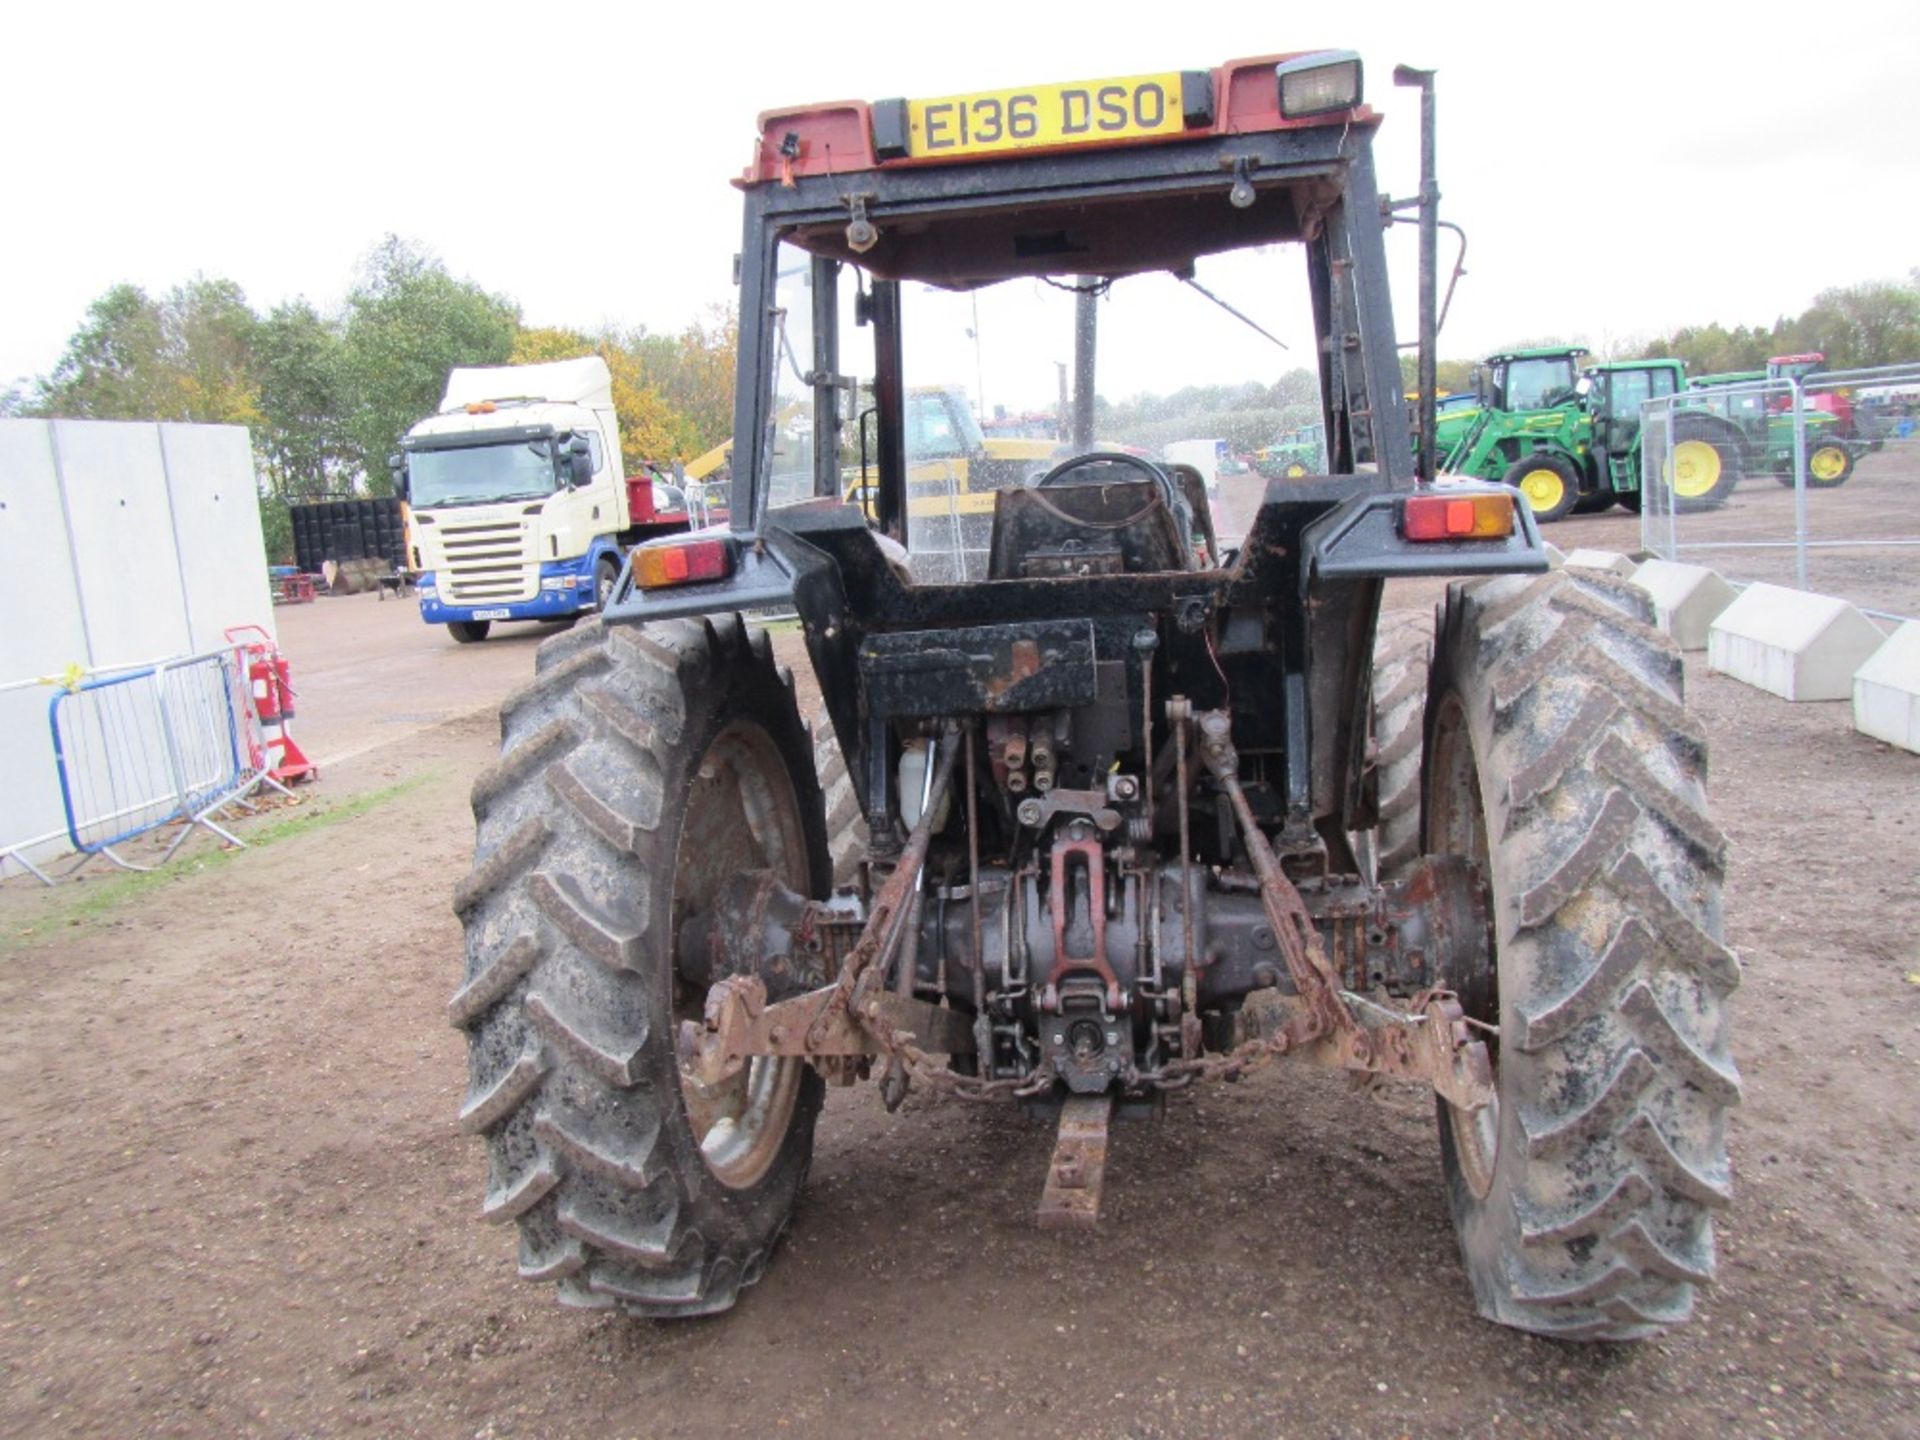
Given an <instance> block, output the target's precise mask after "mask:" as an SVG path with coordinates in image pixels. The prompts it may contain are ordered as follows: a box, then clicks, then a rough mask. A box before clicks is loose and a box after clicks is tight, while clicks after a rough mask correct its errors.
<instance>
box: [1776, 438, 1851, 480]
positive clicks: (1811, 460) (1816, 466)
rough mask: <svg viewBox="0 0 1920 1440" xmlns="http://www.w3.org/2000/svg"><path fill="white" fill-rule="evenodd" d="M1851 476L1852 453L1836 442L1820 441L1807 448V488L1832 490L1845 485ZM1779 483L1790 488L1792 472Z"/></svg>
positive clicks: (1788, 472)
mask: <svg viewBox="0 0 1920 1440" xmlns="http://www.w3.org/2000/svg"><path fill="white" fill-rule="evenodd" d="M1852 474H1853V452H1852V451H1851V450H1849V449H1848V448H1847V447H1846V446H1845V445H1843V444H1841V443H1840V442H1839V441H1838V440H1821V441H1818V442H1816V443H1814V444H1812V445H1809V446H1808V447H1807V488H1808V489H1809V490H1832V489H1834V488H1836V487H1837V486H1841V485H1844V484H1846V483H1847V480H1848V477H1850V476H1851V475H1852ZM1780 483H1781V484H1782V485H1785V486H1787V487H1788V488H1792V485H1793V471H1792V470H1788V471H1787V473H1786V474H1785V475H1782V476H1781V477H1780Z"/></svg>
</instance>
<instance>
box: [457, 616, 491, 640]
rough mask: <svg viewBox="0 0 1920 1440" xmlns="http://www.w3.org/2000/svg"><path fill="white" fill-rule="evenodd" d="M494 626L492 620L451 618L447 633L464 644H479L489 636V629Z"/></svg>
mask: <svg viewBox="0 0 1920 1440" xmlns="http://www.w3.org/2000/svg"><path fill="white" fill-rule="evenodd" d="M492 628H493V622H492V621H491V620H449V621H448V622H447V633H448V634H449V635H451V636H453V638H454V639H456V640H458V641H459V642H460V643H461V644H462V645H477V644H479V643H480V642H481V641H482V640H484V639H486V638H487V631H489V630H491V629H492Z"/></svg>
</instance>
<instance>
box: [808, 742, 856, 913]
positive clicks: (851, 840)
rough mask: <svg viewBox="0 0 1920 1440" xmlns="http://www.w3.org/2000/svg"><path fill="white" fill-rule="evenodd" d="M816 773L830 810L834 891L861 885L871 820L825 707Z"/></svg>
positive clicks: (815, 759)
mask: <svg viewBox="0 0 1920 1440" xmlns="http://www.w3.org/2000/svg"><path fill="white" fill-rule="evenodd" d="M813 772H814V774H816V775H818V776H819V777H820V797H821V799H822V800H823V801H824V802H825V804H826V808H827V851H828V853H829V854H830V855H831V856H832V857H833V885H834V888H835V889H836V890H838V889H840V888H842V887H843V886H848V885H857V884H859V883H860V867H861V865H862V864H864V863H865V862H866V858H867V821H866V817H865V816H864V815H862V814H861V813H860V796H859V794H858V792H856V791H855V790H854V788H853V776H852V775H851V774H849V773H848V771H847V757H846V756H845V755H843V754H842V753H841V751H840V742H839V740H838V739H837V738H835V736H834V732H833V720H832V718H831V717H830V716H829V715H828V714H827V711H826V707H825V706H822V707H821V708H820V710H819V712H818V713H817V714H815V715H814V717H813Z"/></svg>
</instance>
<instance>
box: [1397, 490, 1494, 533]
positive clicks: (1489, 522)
mask: <svg viewBox="0 0 1920 1440" xmlns="http://www.w3.org/2000/svg"><path fill="white" fill-rule="evenodd" d="M1400 531H1401V533H1402V534H1403V535H1405V536H1406V537H1407V539H1409V540H1501V539H1505V538H1506V537H1507V536H1509V535H1511V534H1513V497H1512V496H1511V495H1500V494H1485V495H1415V496H1413V497H1412V498H1411V499H1409V500H1408V501H1407V502H1406V504H1405V506H1403V507H1402V509H1401V514H1400Z"/></svg>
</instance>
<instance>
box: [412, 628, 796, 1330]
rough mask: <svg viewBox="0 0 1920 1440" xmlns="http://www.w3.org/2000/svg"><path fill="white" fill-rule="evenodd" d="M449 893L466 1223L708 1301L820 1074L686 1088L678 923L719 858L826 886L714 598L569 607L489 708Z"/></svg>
mask: <svg viewBox="0 0 1920 1440" xmlns="http://www.w3.org/2000/svg"><path fill="white" fill-rule="evenodd" d="M501 728H502V732H503V735H504V740H503V743H502V754H501V758H500V759H499V760H498V761H497V762H496V763H495V764H494V765H492V766H491V767H490V768H489V769H487V770H485V771H483V772H482V773H481V775H480V777H479V779H478V780H476V781H475V783H474V788H473V809H474V816H475V819H476V821H477V826H478V838H477V841H476V844H475V850H474V866H473V870H472V873H471V874H469V875H468V876H467V877H466V878H465V879H464V880H463V881H461V883H460V884H459V886H458V887H456V889H455V892H454V910H455V913H456V914H458V915H459V917H460V919H461V921H462V923H463V924H464V926H465V929H466V982H465V984H464V985H462V987H461V988H460V991H459V993H457V994H456V995H455V996H454V997H453V1001H452V1003H451V1005H450V1007H449V1011H450V1015H451V1018H452V1020H453V1023H454V1024H455V1025H456V1026H458V1027H459V1028H460V1029H462V1030H464V1031H466V1033H467V1038H468V1058H469V1069H470V1084H469V1089H468V1095H467V1101H466V1104H465V1107H464V1108H463V1109H462V1111H461V1121H462V1123H463V1124H464V1125H465V1127H466V1128H467V1129H469V1130H472V1131H475V1132H476V1133H478V1134H480V1135H482V1136H484V1137H485V1139H486V1142H487V1150H488V1155H489V1158H490V1160H491V1177H490V1183H489V1186H488V1189H487V1194H486V1199H485V1201H484V1202H483V1204H482V1207H481V1214H482V1216H483V1217H484V1218H486V1219H488V1220H493V1221H499V1222H504V1221H508V1220H511V1221H513V1222H514V1223H515V1224H516V1225H517V1226H518V1227H519V1232H520V1273H521V1274H522V1275H523V1276H525V1277H526V1278H528V1279H532V1280H551V1281H557V1282H558V1283H559V1289H560V1298H561V1300H562V1301H563V1302H566V1303H569V1304H573V1305H578V1306H585V1307H590V1308H598V1309H604V1308H610V1307H613V1306H620V1307H623V1308H625V1309H626V1310H628V1311H630V1312H633V1313H636V1314H641V1315H649V1316H662V1317H664V1316H676V1315H704V1314H711V1313H714V1312H716V1311H720V1310H725V1309H727V1308H728V1307H729V1306H731V1305H732V1304H733V1302H734V1300H735V1299H736V1297H737V1296H738V1294H739V1291H740V1289H741V1288H742V1287H743V1286H746V1285H750V1284H752V1283H753V1282H754V1281H755V1280H757V1279H758V1278H759V1276H760V1274H761V1271H762V1269H763V1268H764V1266H765V1264H766V1260H767V1256H768V1254H769V1253H770V1252H771V1250H772V1249H773V1246H774V1244H775V1242H776V1241H777V1240H778V1239H779V1236H780V1234H781V1231H782V1230H783V1229H784V1228H785V1226H786V1224H787V1219H788V1216H789V1214H790V1213H791V1211H792V1208H793V1203H794V1198H795V1196H796V1194H797V1193H798V1191H799V1188H800V1185H801V1182H802V1180H803V1178H804V1177H805V1175H806V1171H807V1165H808V1162H809V1159H810V1157H811V1154H812V1148H813V1129H814V1121H815V1119H816V1117H817V1115H818V1113H819V1109H820V1099H821V1093H822V1086H821V1082H820V1078H819V1077H818V1076H817V1075H816V1074H815V1073H814V1072H813V1071H812V1070H811V1069H810V1068H808V1067H807V1066H806V1065H805V1064H804V1063H803V1062H801V1061H799V1060H756V1061H753V1062H751V1063H750V1065H749V1066H748V1068H747V1069H746V1070H745V1071H743V1072H742V1073H741V1074H740V1075H739V1076H738V1077H736V1079H735V1080H733V1081H730V1082H727V1083H724V1084H721V1085H714V1086H706V1085H702V1084H701V1083H699V1082H698V1081H696V1080H694V1079H693V1078H692V1077H690V1076H685V1075H683V1073H682V1072H681V1070H680V1067H679V1065H678V1063H677V1060H676V1056H675V1048H676V1047H675V1040H676V1030H677V1026H678V1023H679V1022H680V1021H683V1020H687V1019H698V1018H699V1016H700V1014H701V1011H702V1006H703V1002H704V1000H705V994H704V992H703V991H700V990H698V989H697V988H696V987H694V986H691V985H688V984H686V983H684V982H683V981H682V980H681V979H680V978H679V976H678V974H677V967H676V965H675V963H674V956H675V955H676V953H677V940H678V936H677V933H676V931H677V927H678V926H679V925H680V924H681V923H682V922H683V921H684V920H685V919H687V918H688V917H690V916H693V915H697V914H699V913H700V911H701V910H702V908H703V907H705V906H706V905H708V904H709V903H711V902H712V900H713V899H714V897H715V895H716V893H717V892H718V890H719V888H720V887H721V886H722V885H723V884H724V883H725V881H726V880H728V879H729V878H730V877H732V876H734V875H737V874H739V873H741V872H745V871H752V870H771V871H773V872H774V873H775V874H776V875H777V876H778V877H779V879H780V880H781V881H782V882H783V883H784V884H786V885H787V886H788V887H789V888H791V889H793V890H795V891H798V892H801V893H803V894H809V895H814V896H824V895H825V894H826V893H827V878H828V877H827V845H826V830H825V825H824V823H823V820H822V814H821V806H820V793H819V789H818V787H817V785H816V784H815V782H814V776H813V762H812V757H811V755H810V753H809V751H808V746H807V734H806V730H805V727H804V726H802V725H801V723H800V717H799V714H798V712H797V710H796V709H795V706H794V699H793V682H792V677H791V676H790V675H789V674H787V673H786V672H785V670H784V669H782V668H780V667H777V666H776V665H775V663H774V660H773V652H772V647H771V646H770V644H769V643H768V641H767V637H766V635H765V634H764V633H763V632H761V631H758V630H748V629H747V628H746V627H745V626H743V625H742V624H741V623H740V621H739V619H738V618H737V617H728V618H727V619H725V620H715V621H711V622H709V621H703V620H682V621H672V622H668V623H666V624H662V625H656V626H648V627H645V628H640V627H635V626H624V625H622V626H613V627H607V626H602V625H598V624H596V625H591V626H586V625H583V626H580V627H578V628H576V629H574V630H571V631H568V632H566V633H564V634H561V635H558V636H556V637H555V638H554V639H552V640H550V641H548V642H547V643H546V644H545V645H543V646H542V647H541V649H540V652H539V654H538V656H537V657H536V661H535V675H534V678H533V679H532V680H531V681H530V682H529V683H528V684H527V685H525V686H524V687H522V688H521V689H520V690H518V691H516V692H515V693H514V694H512V695H510V696H509V697H508V698H507V700H506V701H505V703H504V704H503V705H502V707H501Z"/></svg>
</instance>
